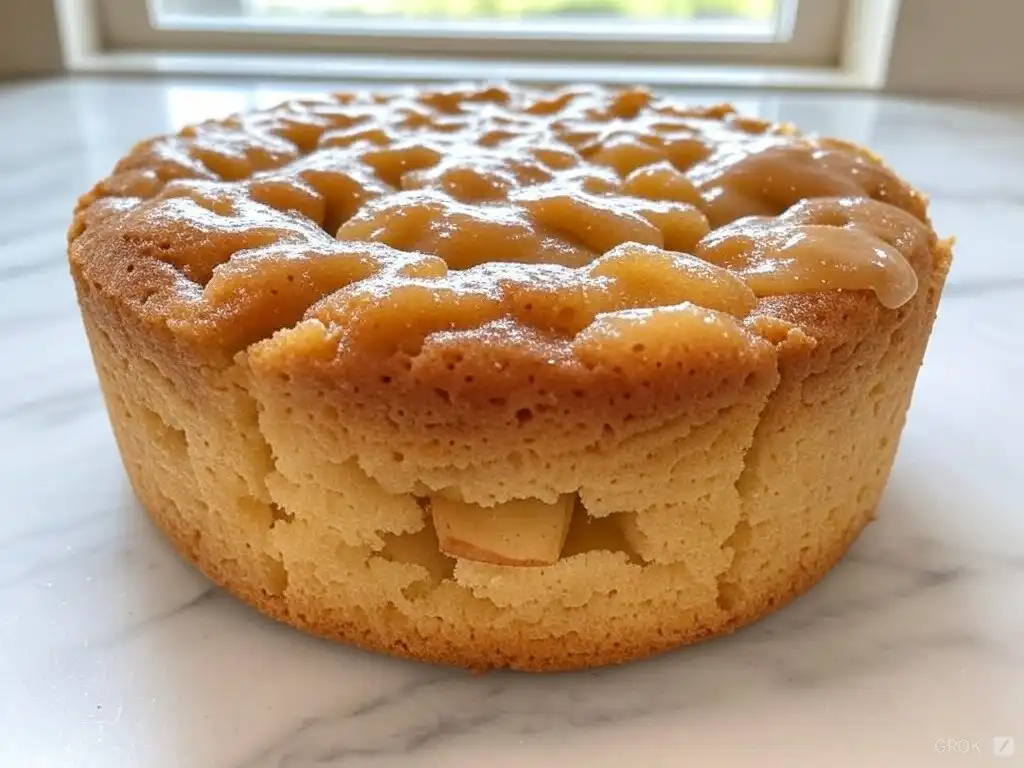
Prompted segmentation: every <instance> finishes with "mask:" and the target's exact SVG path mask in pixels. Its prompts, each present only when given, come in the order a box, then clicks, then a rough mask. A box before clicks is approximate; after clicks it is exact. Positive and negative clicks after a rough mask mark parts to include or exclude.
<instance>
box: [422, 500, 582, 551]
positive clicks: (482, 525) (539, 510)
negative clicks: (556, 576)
mask: <svg viewBox="0 0 1024 768" xmlns="http://www.w3.org/2000/svg"><path fill="white" fill-rule="evenodd" d="M575 504H576V496H575V494H566V495H565V496H562V497H560V498H559V499H558V501H556V502H555V503H554V504H546V503H544V502H542V501H538V500H536V499H513V500H512V501H508V502H505V503H504V504H498V505H497V506H495V507H480V506H477V505H476V504H466V503H465V502H462V501H453V500H452V499H449V498H445V497H443V496H435V497H434V498H433V499H431V502H430V507H431V513H432V514H433V517H434V527H435V528H436V529H437V538H438V541H439V543H440V547H441V551H442V552H444V553H445V554H446V555H451V556H452V557H461V558H463V559H465V560H475V561H476V562H480V563H491V564H492V565H520V566H540V565H553V564H554V563H557V562H558V556H559V555H560V554H561V552H562V544H564V543H565V536H566V534H567V533H568V531H569V521H570V520H571V519H572V510H573V507H574V506H575Z"/></svg>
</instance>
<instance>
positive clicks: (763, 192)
mask: <svg viewBox="0 0 1024 768" xmlns="http://www.w3.org/2000/svg"><path fill="white" fill-rule="evenodd" d="M929 236H930V235H929V228H928V226H927V225H926V223H925V214H924V204H923V201H922V200H921V199H920V197H919V196H918V195H917V193H916V192H914V191H913V190H911V189H910V188H909V187H908V186H907V185H905V184H904V183H903V182H901V181H900V180H899V179H898V178H897V177H895V176H894V175H893V174H892V173H891V172H890V171H888V170H887V169H886V168H885V167H884V166H883V165H882V164H881V163H880V162H879V161H878V160H877V159H876V158H874V157H873V156H871V155H870V154H868V153H867V152H866V151H864V150H861V149H859V148H857V147H854V146H852V145H849V144H845V143H843V142H839V141H835V140H819V139H813V138H808V137H804V136H800V135H798V134H796V133H795V131H794V130H793V129H791V128H790V127H788V126H784V125H772V124H769V123H766V122H763V121H759V120H752V119H746V118H742V117H739V116H738V115H736V114H735V113H734V112H733V111H732V110H731V109H730V108H728V107H714V108H710V109H695V108H689V107H683V106H681V105H679V104H678V103H674V102H672V101H669V100H667V99H662V98H657V97H654V96H652V95H651V94H649V93H648V92H646V91H643V90H627V91H621V92H608V91H604V90H599V89H573V90H563V91H556V92H536V91H524V90H515V89H508V88H499V87H490V88H480V89H474V88H457V89H452V90H446V91H429V92H420V91H407V92H399V93H394V94H389V95H381V94H339V95H336V96H334V97H332V98H329V99H326V100H324V101H318V102H292V103H288V104H284V105H282V106H280V107H278V108H276V109H273V110H270V111H267V112H262V113H256V114H252V115H243V116H237V117H232V118H228V119H226V120H223V121H219V122H210V123H204V124H202V125H199V126H195V127H192V128H188V129H186V130H184V131H182V132H181V133H180V134H179V135H177V136H171V137H162V138H158V139H154V140H151V141H149V142H144V143H142V144H140V145H139V146H137V147H136V148H135V149H134V150H133V151H132V153H131V154H129V155H128V156H127V157H126V158H125V159H124V160H122V161H121V163H119V164H118V166H117V168H116V169H115V172H114V174H113V175H112V176H111V177H110V178H108V179H106V180H105V181H103V182H101V183H100V184H99V185H97V187H96V188H95V189H94V190H93V191H92V192H91V193H89V194H88V195H86V196H85V197H83V198H82V200H81V202H80V205H79V209H78V215H77V216H76V221H75V224H74V225H73V227H72V230H71V233H70V239H71V241H72V248H71V255H72V262H73V263H77V264H78V265H80V266H81V267H82V269H83V271H84V273H85V274H86V276H87V279H91V280H92V281H93V282H102V281H98V280H97V279H96V276H97V275H100V274H101V273H102V275H103V280H104V281H106V282H107V283H108V287H110V288H111V289H112V292H114V293H119V294H120V295H122V296H125V297H127V298H128V300H129V302H130V303H132V304H133V305H134V306H136V307H137V309H138V311H140V312H141V313H142V314H143V316H148V317H150V318H151V319H153V320H156V321H159V322H160V323H161V324H165V325H167V327H170V328H172V329H177V330H178V332H180V333H183V334H192V335H197V334H200V335H205V336H206V337H208V338H209V339H213V340H214V343H215V344H219V345H221V346H222V347H223V348H224V350H225V351H226V352H228V353H231V352H233V351H237V350H238V349H241V348H244V347H245V346H246V345H248V344H251V343H253V342H255V341H258V340H259V339H262V338H266V337H267V336H269V335H270V334H271V333H273V332H274V331H276V330H278V329H280V328H287V327H289V326H292V325H294V324H295V323H298V322H300V321H301V320H303V319H307V320H319V321H320V322H322V323H324V325H325V326H326V327H328V328H340V329H342V332H343V334H344V335H345V337H346V338H347V339H348V342H349V343H358V341H359V339H360V338H365V339H367V340H368V341H369V344H370V345H371V346H373V347H374V348H378V347H379V348H381V349H382V350H388V349H394V348H395V346H396V345H397V346H400V345H402V344H412V345H413V346H415V344H416V343H417V342H416V339H417V338H419V339H420V340H422V339H423V338H424V337H425V336H427V335H429V334H431V333H436V332H442V331H444V332H448V331H464V330H470V329H474V328H482V327H485V326H486V327H495V326H494V324H495V323H498V324H499V325H500V323H502V322H506V324H507V321H508V320H509V319H510V318H511V319H512V320H514V321H515V323H516V324H518V325H519V326H521V327H526V328H528V329H533V330H540V331H542V332H545V333H555V334H563V335H568V336H570V337H574V336H576V335H578V334H580V333H581V332H582V331H583V330H584V329H586V328H588V327H589V326H590V325H591V324H592V323H593V322H594V320H595V318H596V317H597V316H598V315H600V314H604V313H613V312H619V311H623V310H636V309H641V308H655V309H656V308H659V307H664V308H667V307H670V306H676V305H678V304H680V303H684V302H691V303H693V304H694V305H697V306H699V307H703V308H709V309H712V310H718V311H719V312H723V313H727V314H729V315H732V316H733V317H743V316H745V315H747V314H748V313H749V312H750V311H751V310H752V308H753V307H754V306H755V304H756V301H757V298H756V297H764V296H771V295H777V294H791V293H806V292H823V291H825V292H827V291H836V290H843V291H873V292H874V293H875V295H876V296H877V298H878V301H879V302H880V303H881V304H882V305H884V306H885V307H889V308H896V307H899V306H900V305H902V304H904V303H905V302H907V301H908V300H909V299H910V298H911V297H912V296H913V295H914V293H915V291H916V288H917V276H916V274H915V272H914V268H913V267H912V266H911V263H910V262H909V261H908V257H912V254H913V252H914V251H915V250H916V249H919V248H921V247H922V246H923V244H926V243H927V240H928V238H929ZM101 259H102V260H103V263H102V264H101V263H99V261H100V260H101ZM911 260H912V259H911Z"/></svg>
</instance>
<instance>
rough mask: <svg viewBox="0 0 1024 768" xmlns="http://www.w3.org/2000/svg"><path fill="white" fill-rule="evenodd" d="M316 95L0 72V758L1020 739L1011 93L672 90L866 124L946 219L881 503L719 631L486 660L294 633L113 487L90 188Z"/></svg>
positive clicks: (110, 760)
mask: <svg viewBox="0 0 1024 768" xmlns="http://www.w3.org/2000/svg"><path fill="white" fill-rule="evenodd" d="M320 88H322V86H318V85H300V84H293V83H289V84H285V85H275V84H262V83H241V84H237V83H236V84H228V83H218V82H213V81H192V82H186V81H174V82H158V81H139V80H113V81H104V80H77V81H48V82H37V83H28V84H16V85H7V86H0V360H2V361H3V364H2V365H0V724H2V725H0V736H2V738H0V766H5V767H6V766H12V767H18V768H20V767H21V766H47V767H49V766H75V767H88V766H97V767H100V766H102V767H103V768H110V767H113V766H132V767H135V766H140V767H143V768H149V767H150V766H153V767H154V768H162V767H164V766H167V767H171V766H174V767H177V766H195V767H197V768H202V767H205V766H217V767H223V768H234V767H238V768H242V767H243V766H245V767H248V768H271V767H272V766H273V767H282V766H289V767H290V768H312V767H313V766H345V767H350V766H359V767H361V766H368V767H369V766H372V767H374V768H378V767H381V768H382V767H385V766H403V767H404V766H413V767H414V768H417V767H419V766H462V765H474V766H476V765H487V766H489V768H491V767H495V766H497V767H501V766H516V767H518V766H526V765H529V766H540V767H543V766H549V765H550V766H562V765H575V764H589V765H595V766H604V765H643V766H648V765H649V766H681V765H696V766H740V765H756V766H762V765H767V766H774V765H786V766H803V765H806V766H822V765H829V766H875V765H879V766H881V765H886V766H888V765H891V766H911V767H912V766H919V765H920V766H926V765H953V764H964V765H967V764H970V765H981V764H985V765H987V764H989V763H990V762H995V764H996V765H1004V764H1005V765H1013V764H1016V763H1015V762H1014V761H1018V762H1024V611H1022V610H1021V606H1022V605H1024V514H1022V510H1024V501H1022V494H1021V490H1020V488H1021V486H1020V474H1021V466H1022V463H1024V450H1022V449H1021V435H1024V409H1022V408H1021V406H1020V401H1019V396H1018V395H1015V394H1014V393H1015V392H1016V391H1019V388H1020V382H1021V381H1024V341H1022V339H1024V320H1022V319H1021V304H1022V303H1024V253H1022V246H1021V244H1020V242H1019V241H1018V238H1019V233H1020V227H1021V225H1022V224H1024V174H1021V169H1022V168H1024V110H1019V109H1015V108H1008V107H1005V106H1000V107H995V106H985V105H955V104H949V103H938V102H932V103H923V102H922V103H919V102H914V101H908V100H891V99H888V100H883V99H877V98H874V97H870V96H864V95H835V96H827V95H811V94H792V95H787V94H780V93H770V94H761V95H759V94H749V93H748V94H736V95H733V96H731V97H730V96H729V95H724V94H711V93H706V92H705V93H695V94H694V95H693V99H694V100H695V101H707V100H719V99H725V98H731V99H732V100H734V101H736V102H737V103H738V105H739V106H741V108H743V109H744V110H745V111H748V112H752V113H759V114H763V115H766V116H769V117H772V118H777V119H785V120H791V121H793V122H796V123H798V124H800V125H802V126H804V127H805V128H808V129H810V130H817V131H822V132H826V133H830V134H834V135H839V136H843V137H846V138H850V139H853V140H856V141H861V142H865V143H867V144H869V145H871V146H873V147H874V148H876V149H877V150H878V151H879V152H881V153H882V154H883V155H884V156H885V157H886V158H887V159H888V160H889V161H890V162H891V163H892V164H893V165H894V166H895V167H896V168H897V169H898V170H899V171H900V172H902V173H903V174H905V175H906V176H907V177H909V178H910V179H912V180H913V181H914V182H915V183H917V184H918V185H919V186H921V187H922V188H924V189H925V190H926V191H928V192H929V193H930V194H931V195H932V198H933V207H932V211H933V217H934V219H935V222H936V226H937V228H938V229H939V230H940V231H941V232H942V233H944V234H951V235H955V236H956V237H957V239H958V243H959V245H958V247H957V252H956V253H957V260H956V263H955V266H954V269H953V272H952V275H951V278H950V283H949V290H948V292H947V296H946V298H945V300H944V303H943V306H942V309H941V313H940V319H939V322H938V324H937V327H936V330H935V333H934V335H933V339H932V343H931V346H930V348H929V352H928V357H927V361H926V364H925V367H924V369H923V371H922V374H921V377H920V380H919V384H918V389H917V393H916V395H915V400H914V405H913V408H912V411H911V415H910V418H909V422H908V425H907V429H906V432H905V434H904V437H903V440H902V442H901V446H900V453H899V457H898V460H897V466H896V468H895V470H894V472H893V476H892V479H891V482H890V484H889V488H888V490H887V493H886V496H885V500H884V502H883V505H882V508H881V510H880V514H879V519H878V521H877V522H876V523H874V524H873V525H871V526H870V527H869V528H868V530H867V531H866V532H865V534H864V535H863V537H862V538H861V540H860V541H859V542H858V543H857V545H856V546H855V547H854V549H853V550H852V551H851V553H850V554H849V556H848V557H847V558H846V559H845V560H844V561H843V563H842V564H841V565H840V566H839V567H838V568H836V569H835V570H834V571H833V573H832V574H831V575H829V576H828V577H827V578H826V579H825V581H824V582H823V583H822V584H821V585H819V586H818V587H817V588H816V589H814V590H812V591H811V592H810V593H809V594H808V595H807V596H806V597H804V598H802V599H800V600H798V601H796V602H795V603H794V604H793V605H791V606H790V607H788V608H786V609H784V610H783V611H781V612H779V613H778V614H776V615H774V616H772V617H770V618H768V619H766V620H764V621H762V622H761V623H759V624H757V625H755V626H753V627H751V628H749V629H747V630H745V631H742V632H740V633H738V634H737V635H735V636H733V637H730V638H726V639H723V640H719V641H715V642H713V643H709V644H706V645H702V646H699V647H696V648H692V649H689V650H687V651H684V652H682V653H677V654H672V655H669V656H666V657H663V658H660V659H657V660H653V661H650V662H645V663H641V664H634V665H631V666H627V667H623V668H620V669H614V670H604V671H599V672H588V673H580V674H571V675H558V676H549V677H529V676H523V675H515V674H491V675H486V676H482V677H476V676H470V675H466V674H463V673H460V672H455V671H450V670H442V669H437V668H433V667H428V666H423V665H418V664H413V663H408V662H401V661H394V660H390V659H385V658H381V657H378V656H374V655H370V654H366V653H362V652H359V651H355V650H351V649H346V648H340V647H336V646H332V645H329V644H327V643H323V642H320V641H316V640H313V639H310V638H307V637H304V636H302V635H300V634H298V633H297V632H294V631H292V630H290V629H287V628H285V627H280V626H277V625H274V624H272V623H271V622H269V621H267V620H265V619H263V618H261V617H260V616H258V615H257V614H255V613H254V612H253V611H251V610H249V609H247V608H245V607H244V606H242V605H240V604H239V603H238V602H237V601H236V600H234V599H232V598H231V597H229V596H227V595H225V594H224V593H222V592H220V591H219V590H216V589H214V588H212V587H210V585H209V584H208V582H206V581H205V580H204V579H203V578H202V577H201V576H199V575H198V574H197V573H196V572H195V571H194V570H193V569H191V568H190V567H188V566H186V565H184V564H183V563H181V562H180V561H179V560H178V559H177V558H176V557H175V555H174V554H173V553H172V552H171V551H170V549H169V548H168V547H167V546H166V545H165V544H164V543H163V542H162V541H161V539H160V537H159V536H158V535H157V534H156V533H155V531H154V530H153V529H152V527H151V526H150V525H149V524H148V523H147V522H146V520H145V518H144V516H143V515H142V514H141V512H140V510H139V509H138V506H137V504H136V502H135V501H134V500H133V498H132V496H131V493H130V490H129V489H128V486H127V482H126V480H125V478H124V474H123V471H122V469H121V466H120V462H119V459H118V456H117V453H116V450H115V448H114V444H113V440H112V437H111V434H110V429H109V426H108V424H107V421H106V416H105V414H104V412H103V407H102V403H101V400H100V397H99V392H98V389H97V386H96V380H95V376H94V374H93V371H92V368H91V361H90V358H89V353H88V350H87V348H86V344H85V339H84V334H83V332H82V329H81V326H80V323H79V320H78V316H77V309H76V307H75V304H74V296H73V292H72V288H71V284H70V280H69V278H68V277H67V273H66V268H65V263H64V231H65V228H66V226H67V223H68V217H69V213H70V211H71V208H72V206H73V204H74V200H75V198H76V196H77V195H78V194H79V193H81V192H83V191H85V190H86V189H87V188H88V187H89V186H90V185H91V183H92V182H93V181H95V180H96V179H97V178H99V177H100V176H102V175H104V174H105V173H106V172H107V171H108V170H109V168H110V167H111V166H112V164H113V163H114V162H115V161H116V160H117V158H118V157H119V156H120V155H121V154H123V153H124V152H125V151H126V150H127V148H128V147H129V146H130V145H131V144H132V143H133V142H134V141H136V140H138V139H140V138H142V137H145V136H147V135H150V134H154V133H158V132H164V131H167V130H170V129H172V128H176V127H179V126H181V125H183V124H185V123H187V122H191V121H195V120H199V119H203V118H206V117H210V116H216V115H220V114H225V113H227V112H231V111H236V110H239V109H244V108H247V107H252V106H259V105H264V104H268V103H272V102H275V101H278V100H280V99H282V98H286V97H288V96H290V95H292V94H293V93H308V92H312V91H316V90H319V89H320ZM997 736H999V737H1006V736H1009V737H1012V736H1016V737H1017V739H1018V740H1019V742H1020V743H1018V744H1017V749H1018V754H1017V755H1015V756H1013V757H1010V758H1008V759H1004V758H998V757H995V756H994V755H993V752H992V739H993V737H997ZM950 739H952V740H966V741H967V744H968V747H969V751H968V754H963V755H961V754H949V753H948V752H942V753H940V752H938V751H937V750H936V742H938V741H940V740H943V741H944V740H950ZM975 743H976V744H977V746H978V749H979V750H980V753H973V752H972V751H971V750H973V748H974V744H975ZM961 744H962V742H961Z"/></svg>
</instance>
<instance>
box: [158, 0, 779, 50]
mask: <svg viewBox="0 0 1024 768" xmlns="http://www.w3.org/2000/svg"><path fill="white" fill-rule="evenodd" d="M150 4H151V7H152V9H153V17H154V20H155V21H156V23H157V25H158V26H177V25H181V24H186V25H188V26H199V27H203V26H210V27H215V28H216V27H221V26H223V25H224V24H225V23H226V22H234V24H236V25H244V26H252V27H253V28H258V29H263V30H266V29H274V28H275V27H280V28H283V29H295V28H297V27H299V28H304V29H305V28H311V27H314V26H315V27H316V28H318V29H322V30H323V31H345V30H352V29H353V28H356V29H358V28H359V27H376V26H378V24H379V25H383V26H391V25H393V24H395V23H396V22H397V23H402V25H403V26H405V27H413V28H414V27H415V26H417V25H422V26H424V27H429V28H436V27H437V26H438V25H441V26H442V27H444V28H458V27H466V26H469V27H472V26H474V25H475V24H479V23H480V22H484V21H486V22H488V24H489V26H488V27H487V30H491V29H493V30H494V31H502V30H504V29H513V30H524V31H529V30H531V29H544V28H556V29H558V30H559V31H562V32H570V33H573V34H577V35H579V36H581V37H586V36H587V35H588V34H596V33H602V32H607V31H622V28H623V27H626V28H627V31H629V32H632V33H634V34H635V33H651V34H653V35H664V34H666V33H669V34H673V35H678V34H683V35H691V34H692V35H693V36H694V37H698V38H703V39H709V38H710V39H720V40H731V39H750V38H752V37H754V38H765V39H772V38H776V37H778V36H779V35H780V33H781V32H782V31H783V30H782V23H781V22H780V19H782V18H785V17H791V15H792V11H793V6H794V5H795V0H789V1H788V2H787V0H150ZM784 10H785V11H786V12H785V13H783V11H784ZM374 22H377V23H376V24H375V23H374ZM481 34H486V30H481Z"/></svg>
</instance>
